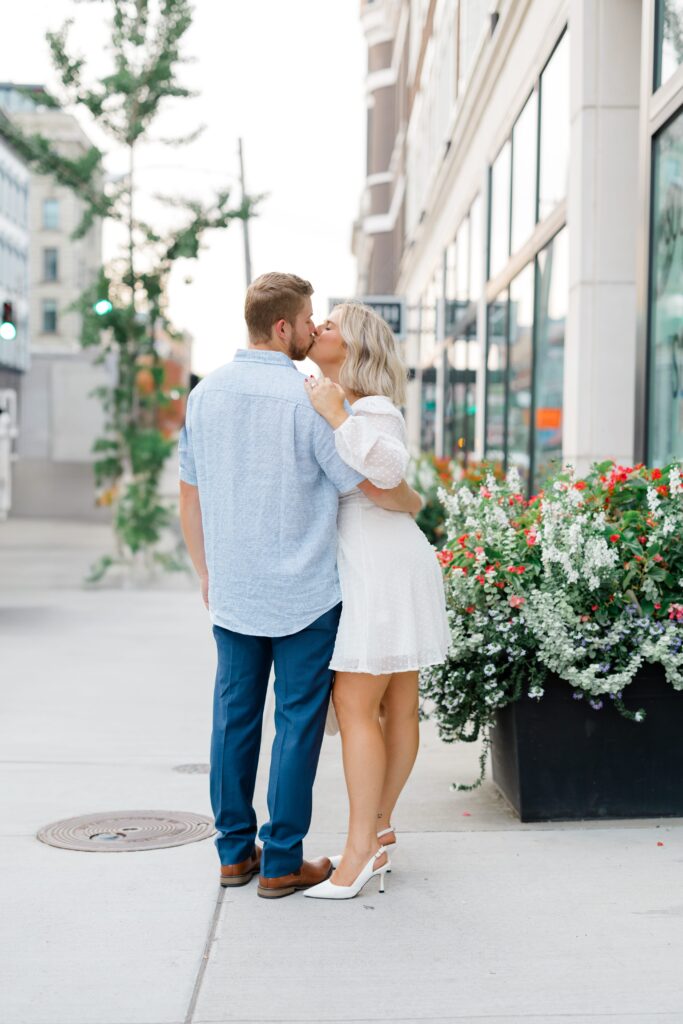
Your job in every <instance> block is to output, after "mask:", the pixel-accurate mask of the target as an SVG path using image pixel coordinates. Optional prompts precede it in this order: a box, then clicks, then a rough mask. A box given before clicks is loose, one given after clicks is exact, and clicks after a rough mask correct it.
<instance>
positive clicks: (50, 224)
mask: <svg viewBox="0 0 683 1024" xmlns="http://www.w3.org/2000/svg"><path fill="white" fill-rule="evenodd" d="M43 228H45V229H46V230H47V231H56V230H58V228H59V200H58V199H43Z"/></svg>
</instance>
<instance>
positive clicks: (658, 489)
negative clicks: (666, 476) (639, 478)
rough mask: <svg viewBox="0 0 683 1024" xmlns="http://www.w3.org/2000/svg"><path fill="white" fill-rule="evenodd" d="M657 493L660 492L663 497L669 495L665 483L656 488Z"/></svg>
mask: <svg viewBox="0 0 683 1024" xmlns="http://www.w3.org/2000/svg"><path fill="white" fill-rule="evenodd" d="M657 494H661V495H662V497H664V498H668V497H669V488H668V487H667V486H666V484H662V486H661V487H658V488H657Z"/></svg>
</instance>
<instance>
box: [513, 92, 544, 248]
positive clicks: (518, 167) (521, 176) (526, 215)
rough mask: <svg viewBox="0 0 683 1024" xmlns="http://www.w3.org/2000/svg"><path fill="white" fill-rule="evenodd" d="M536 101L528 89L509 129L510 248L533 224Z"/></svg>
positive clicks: (519, 242) (522, 239) (519, 243)
mask: <svg viewBox="0 0 683 1024" xmlns="http://www.w3.org/2000/svg"><path fill="white" fill-rule="evenodd" d="M537 135H538V101H537V96H536V92H535V91H534V92H532V94H531V96H530V97H529V99H528V100H527V101H526V103H525V105H524V109H523V110H522V113H521V114H520V115H519V117H518V118H517V121H516V122H515V126H514V128H513V129H512V252H513V253H515V252H517V250H518V249H519V248H520V247H521V246H522V245H523V244H524V242H526V240H527V239H528V238H529V236H530V235H531V233H532V231H533V230H534V227H535V224H536V161H537V146H536V139H537Z"/></svg>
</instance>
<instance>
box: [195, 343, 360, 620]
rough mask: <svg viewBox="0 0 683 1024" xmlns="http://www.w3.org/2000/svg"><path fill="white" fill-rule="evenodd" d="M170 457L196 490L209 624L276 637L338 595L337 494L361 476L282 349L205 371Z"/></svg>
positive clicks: (244, 352) (240, 355)
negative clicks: (206, 573) (175, 458)
mask: <svg viewBox="0 0 683 1024" xmlns="http://www.w3.org/2000/svg"><path fill="white" fill-rule="evenodd" d="M179 455H180V479H181V480H184V481H185V482H186V483H188V484H193V485H194V486H195V487H198V488H199V501H200V505H201V511H202V526H203V529H204V550H205V554H206V564H207V567H208V571H209V612H210V615H211V621H212V622H213V623H214V624H215V625H217V626H223V627H224V628H226V629H231V630H233V631H234V632H236V633H246V634H250V635H252V636H285V635H287V634H290V633H297V632H298V631H299V630H300V629H303V628H304V627H305V626H308V625H310V623H311V622H314V621H315V619H317V618H319V616H321V615H322V614H324V612H326V611H329V610H330V608H333V607H334V606H335V605H336V604H337V603H338V602H339V601H341V591H340V588H339V577H338V575H337V562H336V551H337V505H338V495H339V493H345V492H347V491H351V490H353V488H354V487H355V486H356V485H357V484H359V483H360V482H361V481H362V480H363V479H364V478H363V477H362V476H360V475H359V474H358V473H357V472H356V471H355V470H353V469H351V468H350V467H349V466H347V464H346V463H345V462H343V461H342V460H341V459H340V457H339V456H338V455H337V451H336V448H335V444H334V434H333V431H332V430H331V428H330V427H329V426H328V424H327V423H326V422H325V420H324V419H323V418H322V416H319V415H318V413H317V412H316V411H315V409H314V408H313V407H312V405H311V403H310V402H309V400H308V397H307V395H306V392H305V390H304V376H303V374H301V373H299V371H298V370H297V369H296V366H295V365H294V363H293V362H292V360H291V359H290V358H289V357H288V356H286V355H285V354H284V353H281V352H271V351H265V350H262V349H239V350H238V352H237V354H236V355H235V358H234V360H233V361H232V362H231V363H227V364H226V365H225V366H222V367H220V369H218V370H214V372H213V373H210V374H209V375H208V376H207V377H205V378H204V380H203V381H201V382H200V383H199V384H198V385H197V387H196V388H194V390H193V391H192V392H191V393H190V396H189V398H188V402H187V412H186V416H185V426H184V427H183V429H182V431H181V433H180V440H179Z"/></svg>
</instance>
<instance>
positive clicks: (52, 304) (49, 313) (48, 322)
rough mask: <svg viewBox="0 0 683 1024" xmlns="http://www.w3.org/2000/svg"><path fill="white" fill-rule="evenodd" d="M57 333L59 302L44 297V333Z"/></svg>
mask: <svg viewBox="0 0 683 1024" xmlns="http://www.w3.org/2000/svg"><path fill="white" fill-rule="evenodd" d="M56 333H57V302H56V300H55V299H43V334H56Z"/></svg>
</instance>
